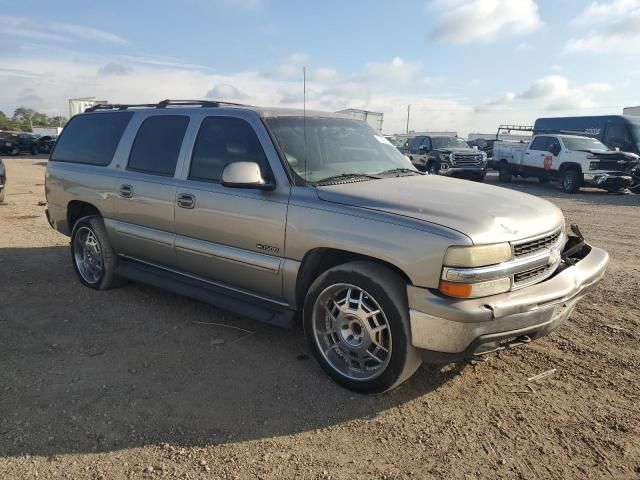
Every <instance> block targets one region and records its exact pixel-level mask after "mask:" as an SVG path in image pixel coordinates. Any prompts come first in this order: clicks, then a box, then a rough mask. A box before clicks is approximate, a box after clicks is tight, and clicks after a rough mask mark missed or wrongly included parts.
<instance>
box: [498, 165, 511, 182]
mask: <svg viewBox="0 0 640 480" xmlns="http://www.w3.org/2000/svg"><path fill="white" fill-rule="evenodd" d="M498 180H499V181H500V182H502V183H510V182H511V180H513V174H512V173H511V170H510V169H509V164H508V163H507V162H505V161H502V162H500V165H499V166H498Z"/></svg>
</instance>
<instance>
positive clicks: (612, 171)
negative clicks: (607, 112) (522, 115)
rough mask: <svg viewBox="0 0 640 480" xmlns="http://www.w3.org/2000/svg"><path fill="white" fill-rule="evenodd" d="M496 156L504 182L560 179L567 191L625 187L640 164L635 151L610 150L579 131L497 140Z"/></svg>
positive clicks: (620, 188)
mask: <svg viewBox="0 0 640 480" xmlns="http://www.w3.org/2000/svg"><path fill="white" fill-rule="evenodd" d="M493 158H494V160H495V162H496V164H497V167H498V171H499V172H500V181H501V182H510V181H511V179H512V178H513V177H514V176H520V177H523V178H527V177H537V178H538V179H539V180H540V182H542V183H547V182H549V181H551V180H558V181H560V183H561V186H562V189H563V190H564V191H565V192H567V193H574V192H576V191H578V189H579V188H580V187H581V186H592V187H599V188H604V189H606V190H608V191H614V192H618V191H624V190H626V189H627V188H629V187H630V186H631V184H632V181H633V172H634V170H635V169H637V168H638V165H640V157H639V156H638V155H636V154H634V153H628V152H620V151H617V150H609V149H608V148H607V147H606V146H605V145H604V144H603V143H601V142H600V141H599V140H596V139H594V138H590V137H582V136H577V135H536V136H534V137H533V138H532V140H531V142H530V143H523V142H517V143H516V142H496V143H495V144H494V147H493Z"/></svg>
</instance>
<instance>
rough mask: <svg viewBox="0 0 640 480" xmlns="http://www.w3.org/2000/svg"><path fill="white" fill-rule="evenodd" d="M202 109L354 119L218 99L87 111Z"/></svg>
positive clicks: (100, 106)
mask: <svg viewBox="0 0 640 480" xmlns="http://www.w3.org/2000/svg"><path fill="white" fill-rule="evenodd" d="M163 108H166V109H171V110H173V109H176V108H185V109H198V110H199V109H201V108H225V109H238V110H251V111H254V112H256V113H258V114H259V115H260V116H262V117H302V116H304V115H306V116H307V117H328V118H344V119H349V120H353V117H351V116H349V115H344V114H340V113H333V112H323V111H319V110H303V109H301V108H281V107H257V106H253V105H242V104H239V103H231V102H224V101H218V100H170V99H168V100H163V101H161V102H158V103H142V104H118V103H116V104H97V105H94V106H92V107H89V108H87V109H86V110H85V112H98V111H107V112H113V111H124V110H135V111H138V110H141V111H148V110H157V109H163Z"/></svg>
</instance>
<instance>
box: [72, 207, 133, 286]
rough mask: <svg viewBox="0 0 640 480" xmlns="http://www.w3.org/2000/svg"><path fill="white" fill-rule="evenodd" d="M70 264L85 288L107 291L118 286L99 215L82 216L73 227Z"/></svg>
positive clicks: (113, 258) (111, 253)
mask: <svg viewBox="0 0 640 480" xmlns="http://www.w3.org/2000/svg"><path fill="white" fill-rule="evenodd" d="M71 261H72V263H73V268H74V270H75V271H76V273H77V274H78V278H79V279H80V282H81V283H82V284H83V285H85V286H86V287H89V288H94V289H96V290H108V289H109V288H113V287H116V286H119V285H120V284H121V281H120V278H119V277H117V276H116V274H115V269H116V263H117V257H116V255H115V254H114V253H113V250H112V249H111V245H110V243H109V238H108V237H107V231H106V230H105V228H104V223H103V221H102V218H101V217H99V216H98V215H92V216H89V217H83V218H81V219H80V220H78V221H77V222H76V224H75V225H74V226H73V231H72V233H71Z"/></svg>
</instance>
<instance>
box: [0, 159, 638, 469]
mask: <svg viewBox="0 0 640 480" xmlns="http://www.w3.org/2000/svg"><path fill="white" fill-rule="evenodd" d="M6 164H7V170H8V178H9V184H8V187H7V198H6V201H5V204H4V205H0V477H1V478H11V479H14V478H29V479H32V478H36V477H38V478H74V479H75V478H81V479H84V478H87V479H121V478H122V479H125V478H126V479H128V478H238V479H245V478H247V479H248V478H252V479H253V478H262V479H271V478H287V479H288V478H309V479H353V478H376V479H397V478H421V479H422V478H456V479H466V478H485V477H489V478H523V479H538V478H580V479H582V478H624V479H627V478H640V382H639V380H640V373H639V372H640V370H639V368H640V352H639V349H638V342H639V340H640V308H639V306H638V305H639V303H640V259H639V258H638V255H639V254H638V252H639V249H638V242H639V240H640V195H635V196H614V195H607V194H604V193H601V192H597V191H596V190H593V191H588V192H583V193H580V194H577V195H572V196H569V195H565V194H563V193H562V192H561V191H560V190H559V189H558V188H557V187H553V186H548V185H547V186H542V185H539V184H538V183H537V182H534V181H530V180H522V181H519V182H517V183H515V184H513V185H512V188H516V189H519V190H523V191H527V192H530V193H533V194H535V195H539V196H543V197H546V198H548V199H549V200H550V201H552V202H554V203H556V204H557V205H558V206H560V207H561V208H562V209H563V211H564V212H565V214H566V216H567V218H568V220H569V221H570V222H576V223H578V224H579V225H580V226H581V227H582V230H583V232H584V233H585V235H586V236H587V237H588V239H589V240H590V241H591V242H592V243H593V244H595V245H598V246H601V247H604V248H606V249H607V250H608V251H609V252H610V254H611V259H612V261H611V265H610V267H609V270H608V273H607V275H606V277H605V279H604V280H603V282H602V283H601V285H600V286H599V288H598V289H597V290H596V291H594V292H593V293H591V294H590V295H589V296H588V297H587V298H586V299H585V300H584V301H583V302H582V303H580V304H579V305H578V307H577V310H576V312H575V313H574V315H573V317H572V318H571V319H570V320H569V322H568V323H567V324H566V325H565V326H564V327H562V328H561V329H560V330H559V331H557V332H555V333H554V334H552V335H550V336H549V337H547V338H544V339H541V340H539V341H537V342H534V343H533V344H531V345H529V346H527V347H521V348H520V349H515V350H512V351H509V352H503V353H501V354H499V355H493V356H491V357H489V358H488V359H487V361H484V362H478V363H473V364H472V363H460V364H452V365H447V366H428V365H424V366H423V367H422V368H421V369H420V370H419V371H418V373H417V374H416V375H415V376H414V377H413V379H411V380H410V381H409V382H408V383H406V384H404V385H403V386H401V387H400V388H399V389H397V390H395V391H393V392H391V393H387V394H384V395H379V396H362V395H356V394H353V393H351V392H349V391H346V390H344V389H342V388H340V387H338V386H337V385H335V384H334V383H332V382H331V380H329V378H328V377H327V376H326V375H324V374H323V372H322V371H321V369H320V368H319V367H318V365H317V364H316V363H315V361H314V360H313V359H309V358H308V356H307V355H306V354H307V353H308V351H307V348H306V346H305V343H304V339H303V336H302V333H301V332H300V331H299V330H292V331H284V330H279V329H276V328H272V327H269V326H265V325H261V324H258V323H255V322H253V321H250V320H247V319H243V318H239V317H235V316H233V315H231V314H229V313H227V312H224V311H222V310H218V309H215V308H213V307H211V306H208V305H205V304H202V303H199V302H196V301H193V300H190V299H187V298H182V297H179V296H177V295H173V294H171V293H167V292H164V291H160V290H156V289H153V288H149V287H146V286H142V285H136V284H129V285H127V286H125V287H123V288H120V289H116V290H111V291H108V292H97V291H93V290H90V289H88V288H84V287H82V286H81V285H80V283H79V282H78V280H77V279H76V275H75V273H74V271H73V268H72V265H71V261H70V255H69V251H68V239H67V238H66V237H64V236H62V235H60V234H58V233H57V232H55V231H53V230H52V229H51V228H50V227H49V225H48V224H47V222H46V220H45V218H44V206H43V205H41V204H39V202H42V201H44V198H45V197H44V187H43V184H44V170H45V166H46V159H28V158H25V157H21V158H13V159H9V160H6ZM489 181H490V182H495V181H496V179H495V176H494V175H492V176H491V178H490V179H489ZM225 325H228V326H225ZM232 327H237V328H232ZM240 329H242V330H240ZM551 369H555V372H554V373H552V374H550V375H548V376H546V377H545V378H543V379H540V380H537V381H528V380H527V379H528V378H530V377H532V376H534V375H536V374H539V373H543V372H547V371H549V370H551Z"/></svg>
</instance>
